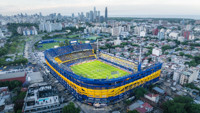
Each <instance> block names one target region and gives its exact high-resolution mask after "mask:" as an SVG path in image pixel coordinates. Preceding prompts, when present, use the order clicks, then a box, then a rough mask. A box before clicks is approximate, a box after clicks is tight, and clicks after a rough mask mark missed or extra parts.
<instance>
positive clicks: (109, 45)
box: [106, 44, 112, 53]
mask: <svg viewBox="0 0 200 113" xmlns="http://www.w3.org/2000/svg"><path fill="white" fill-rule="evenodd" d="M106 47H107V48H108V49H109V53H110V49H111V48H112V45H111V44H106Z"/></svg>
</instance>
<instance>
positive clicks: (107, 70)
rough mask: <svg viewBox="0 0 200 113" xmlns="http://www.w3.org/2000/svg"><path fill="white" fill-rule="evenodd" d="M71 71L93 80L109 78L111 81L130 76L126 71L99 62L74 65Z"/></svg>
mask: <svg viewBox="0 0 200 113" xmlns="http://www.w3.org/2000/svg"><path fill="white" fill-rule="evenodd" d="M71 70H72V71H73V72H74V73H75V74H77V75H80V76H83V77H86V78H91V79H106V78H107V77H108V79H111V78H118V77H122V76H125V75H129V73H128V72H126V71H124V70H121V69H119V68H116V67H114V66H111V65H109V64H106V63H103V62H101V61H98V60H94V61H91V62H85V63H82V64H77V65H73V66H71ZM111 73H112V74H111ZM113 73H114V74H113Z"/></svg>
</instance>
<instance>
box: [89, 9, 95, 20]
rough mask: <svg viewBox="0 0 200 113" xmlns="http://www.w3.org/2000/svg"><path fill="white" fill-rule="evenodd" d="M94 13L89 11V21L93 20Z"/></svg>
mask: <svg viewBox="0 0 200 113" xmlns="http://www.w3.org/2000/svg"><path fill="white" fill-rule="evenodd" d="M93 15H94V13H93V11H90V21H93V20H94V16H93Z"/></svg>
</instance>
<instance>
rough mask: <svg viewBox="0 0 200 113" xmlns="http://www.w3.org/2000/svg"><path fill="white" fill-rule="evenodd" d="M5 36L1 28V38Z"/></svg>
mask: <svg viewBox="0 0 200 113" xmlns="http://www.w3.org/2000/svg"><path fill="white" fill-rule="evenodd" d="M3 37H4V34H3V32H2V31H1V29H0V38H3Z"/></svg>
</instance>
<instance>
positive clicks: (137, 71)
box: [45, 44, 162, 105]
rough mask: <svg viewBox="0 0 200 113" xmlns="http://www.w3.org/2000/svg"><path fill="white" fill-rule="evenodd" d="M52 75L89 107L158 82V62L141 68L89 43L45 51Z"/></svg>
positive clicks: (109, 102) (159, 69) (107, 102)
mask: <svg viewBox="0 0 200 113" xmlns="http://www.w3.org/2000/svg"><path fill="white" fill-rule="evenodd" d="M45 59H46V64H47V67H48V69H49V70H50V72H51V73H52V75H53V76H54V77H55V78H56V79H57V80H58V81H59V82H60V83H61V84H62V85H63V86H64V87H65V88H66V89H67V90H69V91H70V92H71V93H72V94H73V96H74V97H75V98H76V99H77V100H79V101H81V102H83V103H87V104H90V105H93V104H96V103H99V104H113V103H116V102H119V101H120V100H122V99H124V98H126V97H127V96H128V95H129V94H130V92H131V91H132V90H133V89H134V88H136V87H146V86H148V85H150V84H152V83H155V82H157V81H158V80H159V76H160V72H161V67H162V64H161V63H156V64H154V65H152V66H151V67H146V68H145V69H144V70H142V69H141V64H140V63H138V62H134V61H131V60H128V59H124V58H121V57H115V56H114V55H112V54H109V53H106V52H103V51H101V50H99V51H97V54H95V53H94V49H93V48H92V46H91V45H90V44H76V45H70V46H64V47H59V48H52V49H48V50H46V51H45Z"/></svg>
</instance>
